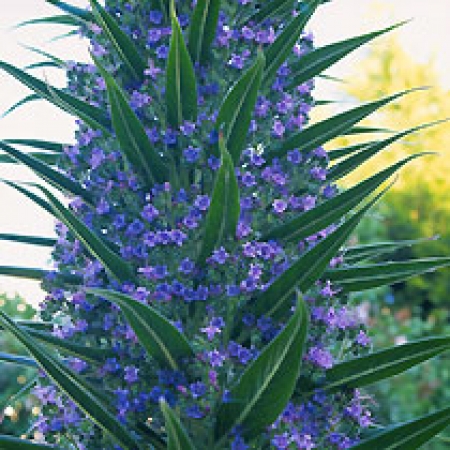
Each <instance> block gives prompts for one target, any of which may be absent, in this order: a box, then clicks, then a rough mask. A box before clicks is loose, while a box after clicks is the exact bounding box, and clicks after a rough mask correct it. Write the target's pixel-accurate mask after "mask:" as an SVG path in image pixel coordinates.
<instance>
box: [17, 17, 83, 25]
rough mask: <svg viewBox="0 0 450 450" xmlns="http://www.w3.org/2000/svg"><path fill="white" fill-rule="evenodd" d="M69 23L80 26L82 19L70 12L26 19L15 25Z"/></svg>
mask: <svg viewBox="0 0 450 450" xmlns="http://www.w3.org/2000/svg"><path fill="white" fill-rule="evenodd" d="M39 24H44V25H48V24H50V25H69V26H74V27H76V26H79V25H80V20H78V19H77V18H76V17H74V16H71V15H70V14H62V15H59V16H48V17H38V18H37V19H31V20H25V21H24V22H20V23H19V24H17V25H16V26H15V28H21V27H25V26H27V25H39Z"/></svg>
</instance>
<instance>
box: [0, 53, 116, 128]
mask: <svg viewBox="0 0 450 450" xmlns="http://www.w3.org/2000/svg"><path fill="white" fill-rule="evenodd" d="M0 69H2V70H4V71H5V72H7V73H8V74H10V75H12V76H13V77H14V78H16V79H17V80H19V81H20V82H21V83H23V84H24V85H25V86H27V87H28V88H30V89H31V90H33V91H34V92H35V93H36V94H38V95H39V96H40V97H41V98H43V99H45V100H47V101H49V102H50V103H53V104H55V105H56V106H58V107H60V108H61V109H63V110H64V111H66V112H68V113H69V114H72V115H75V116H77V117H79V118H80V119H82V120H83V121H84V122H86V124H88V125H89V126H91V127H92V128H94V129H102V130H104V131H106V132H109V129H110V127H111V123H110V120H109V118H108V116H107V115H106V114H105V112H104V111H103V109H101V108H98V107H96V106H92V105H90V104H89V103H87V102H84V101H82V100H80V99H78V98H76V97H73V96H72V95H70V94H67V93H65V92H64V91H63V90H61V89H56V88H54V87H51V86H49V85H48V84H46V83H44V82H43V81H41V80H39V79H38V78H36V77H33V76H32V75H30V74H28V73H26V72H24V71H23V70H20V69H18V68H17V67H14V66H12V65H11V64H8V63H7V62H4V61H0Z"/></svg>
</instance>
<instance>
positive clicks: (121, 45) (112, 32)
mask: <svg viewBox="0 0 450 450" xmlns="http://www.w3.org/2000/svg"><path fill="white" fill-rule="evenodd" d="M89 1H90V4H91V6H92V13H93V15H94V18H95V20H96V22H97V23H98V25H100V26H101V28H102V29H103V31H104V32H105V35H106V37H107V38H108V40H109V41H110V42H111V44H112V46H113V47H114V49H115V50H116V52H117V54H118V55H119V58H120V59H121V60H122V62H123V63H124V64H125V66H126V68H127V70H128V72H129V74H130V75H131V77H132V78H133V79H134V80H136V81H141V82H142V81H143V78H144V71H145V69H146V64H145V61H144V59H143V58H142V57H141V55H140V54H139V51H138V49H137V48H136V46H135V44H134V42H133V41H132V39H131V38H130V37H129V36H128V35H127V34H126V33H125V32H123V31H122V30H121V28H120V27H119V25H118V23H117V22H116V20H115V19H114V18H113V17H112V16H111V15H110V14H109V13H108V12H107V11H105V9H104V8H103V7H102V6H100V4H99V3H98V1H97V0H89Z"/></svg>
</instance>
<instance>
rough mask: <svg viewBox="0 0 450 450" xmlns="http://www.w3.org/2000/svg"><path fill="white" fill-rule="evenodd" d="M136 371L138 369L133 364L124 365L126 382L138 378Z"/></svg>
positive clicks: (132, 381) (134, 381)
mask: <svg viewBox="0 0 450 450" xmlns="http://www.w3.org/2000/svg"><path fill="white" fill-rule="evenodd" d="M138 372H139V369H138V368H137V367H135V366H127V367H125V376H124V380H125V381H126V382H127V383H136V381H138V379H139V377H138Z"/></svg>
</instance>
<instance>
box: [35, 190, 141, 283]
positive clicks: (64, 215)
mask: <svg viewBox="0 0 450 450" xmlns="http://www.w3.org/2000/svg"><path fill="white" fill-rule="evenodd" d="M36 187H37V188H39V189H40V190H41V191H42V192H43V193H44V195H45V197H46V198H47V201H48V203H49V204H50V205H51V207H52V210H53V212H54V214H55V215H56V217H58V218H59V219H60V220H61V222H63V223H64V224H65V225H66V227H67V228H68V229H69V230H70V231H71V232H72V233H73V234H74V235H75V236H76V238H77V239H78V240H79V241H80V242H81V243H82V244H83V245H84V246H85V247H86V249H87V250H88V251H89V253H90V254H91V255H92V256H94V257H95V258H97V259H98V260H99V261H100V262H101V263H102V265H103V266H104V267H105V269H106V270H107V271H108V272H109V273H110V274H111V275H113V276H114V278H116V279H117V280H119V281H122V282H125V281H130V280H134V278H135V274H134V271H133V269H132V267H131V266H130V265H129V264H128V263H127V262H126V261H125V260H123V259H122V258H121V257H120V256H119V255H118V254H117V253H115V252H114V251H113V250H112V249H111V248H110V247H109V246H108V245H106V243H105V242H104V240H103V239H102V238H101V237H99V236H97V235H96V234H94V233H93V232H92V231H91V230H90V229H89V228H88V227H87V226H86V225H85V224H84V223H83V222H82V221H81V220H80V219H79V218H78V217H77V216H76V215H75V214H73V213H72V212H71V211H70V210H69V209H67V208H65V207H64V206H63V205H62V203H61V202H60V201H59V200H58V199H57V198H56V197H55V196H54V195H53V194H51V193H50V192H49V191H48V189H46V188H44V187H43V186H36Z"/></svg>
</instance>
